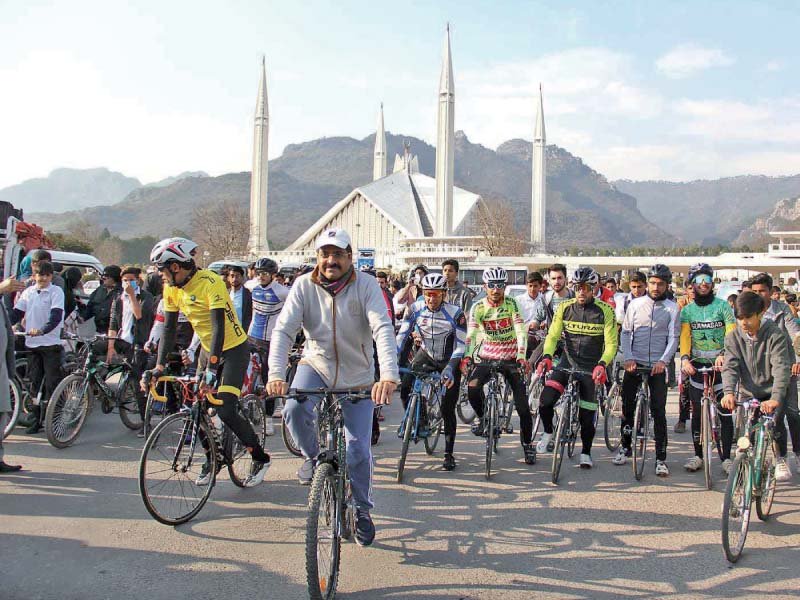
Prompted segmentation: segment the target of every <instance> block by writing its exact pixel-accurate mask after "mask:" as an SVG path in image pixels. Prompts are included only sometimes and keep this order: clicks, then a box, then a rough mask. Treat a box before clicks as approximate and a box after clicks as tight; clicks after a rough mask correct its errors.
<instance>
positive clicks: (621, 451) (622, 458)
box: [611, 446, 630, 465]
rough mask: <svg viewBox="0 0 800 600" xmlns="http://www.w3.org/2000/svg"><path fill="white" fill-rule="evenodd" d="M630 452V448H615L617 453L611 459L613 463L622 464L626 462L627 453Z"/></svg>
mask: <svg viewBox="0 0 800 600" xmlns="http://www.w3.org/2000/svg"><path fill="white" fill-rule="evenodd" d="M629 454H630V450H626V449H625V448H623V447H622V446H620V447H619V448H618V449H617V455H616V456H615V457H614V458H612V459H611V462H613V463H614V464H615V465H624V464H627V462H628V455H629Z"/></svg>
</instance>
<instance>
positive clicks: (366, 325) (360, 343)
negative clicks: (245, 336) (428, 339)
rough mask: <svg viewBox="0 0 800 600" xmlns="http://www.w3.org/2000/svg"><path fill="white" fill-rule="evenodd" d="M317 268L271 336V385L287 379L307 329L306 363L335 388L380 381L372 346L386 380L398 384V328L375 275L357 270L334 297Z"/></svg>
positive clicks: (297, 285) (299, 284) (299, 285)
mask: <svg viewBox="0 0 800 600" xmlns="http://www.w3.org/2000/svg"><path fill="white" fill-rule="evenodd" d="M318 281H319V279H318V269H316V268H315V269H314V271H313V272H311V273H309V274H308V275H303V276H301V277H299V278H298V279H296V280H295V282H294V283H293V284H292V288H291V290H290V291H289V296H288V297H287V298H286V303H285V304H284V306H283V310H281V313H280V315H279V316H278V320H277V322H276V323H275V329H273V331H272V337H271V340H270V341H271V343H270V350H269V381H274V380H283V379H285V378H286V367H287V362H288V357H289V351H290V350H291V348H292V344H294V341H295V337H296V335H297V332H298V331H300V328H301V327H302V328H303V333H304V334H305V338H306V344H305V348H304V349H303V357H302V359H301V361H300V362H301V364H307V365H309V366H311V367H312V368H313V369H314V370H315V371H316V372H317V373H318V374H319V376H320V377H321V378H322V380H323V381H324V382H325V385H326V386H327V387H331V388H363V387H367V386H369V385H371V384H372V383H373V382H374V381H375V370H374V363H373V351H372V342H373V340H374V341H375V345H376V347H377V350H378V363H379V365H380V370H381V379H382V380H390V381H394V382H397V383H399V382H400V373H399V372H398V368H397V355H396V354H395V347H394V342H395V339H394V325H393V323H392V322H391V321H390V320H389V313H388V311H387V309H386V300H385V299H384V297H383V292H381V288H380V286H379V285H378V281H377V280H376V279H375V278H374V277H372V276H371V275H368V274H364V273H360V272H357V271H354V272H353V274H352V275H351V277H350V280H349V281H348V283H347V284H346V285H345V287H344V289H342V290H341V291H340V292H339V293H338V294H337V295H336V296H335V297H334V296H331V295H330V293H328V292H327V291H326V290H325V289H324V288H323V287H322V286H321V285H319V283H318Z"/></svg>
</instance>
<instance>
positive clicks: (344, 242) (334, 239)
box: [314, 227, 351, 250]
mask: <svg viewBox="0 0 800 600" xmlns="http://www.w3.org/2000/svg"><path fill="white" fill-rule="evenodd" d="M350 245H351V244H350V234H349V233H347V232H346V231H345V230H344V229H340V228H338V227H333V228H332V229H326V230H325V231H323V232H322V235H320V236H319V237H318V238H317V243H316V244H315V245H314V249H315V250H319V249H320V248H322V247H323V246H336V247H337V248H342V249H344V248H347V247H348V246H350Z"/></svg>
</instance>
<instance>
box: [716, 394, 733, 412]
mask: <svg viewBox="0 0 800 600" xmlns="http://www.w3.org/2000/svg"><path fill="white" fill-rule="evenodd" d="M720 404H721V405H722V408H724V409H725V410H733V409H734V408H736V396H734V395H733V394H725V395H724V396H723V397H722V400H720Z"/></svg>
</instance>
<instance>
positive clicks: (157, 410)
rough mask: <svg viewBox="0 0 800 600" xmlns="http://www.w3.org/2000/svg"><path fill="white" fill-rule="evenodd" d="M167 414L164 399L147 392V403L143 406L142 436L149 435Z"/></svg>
mask: <svg viewBox="0 0 800 600" xmlns="http://www.w3.org/2000/svg"><path fill="white" fill-rule="evenodd" d="M168 415H169V412H168V411H167V402H166V401H164V400H157V399H156V398H154V397H153V395H152V394H150V393H148V394H147V403H146V404H145V407H144V425H143V427H144V437H145V438H146V437H149V435H150V434H151V433H152V431H153V429H155V428H156V427H157V426H158V424H159V423H161V421H163V420H164V419H165V418H166V417H167V416H168Z"/></svg>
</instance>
